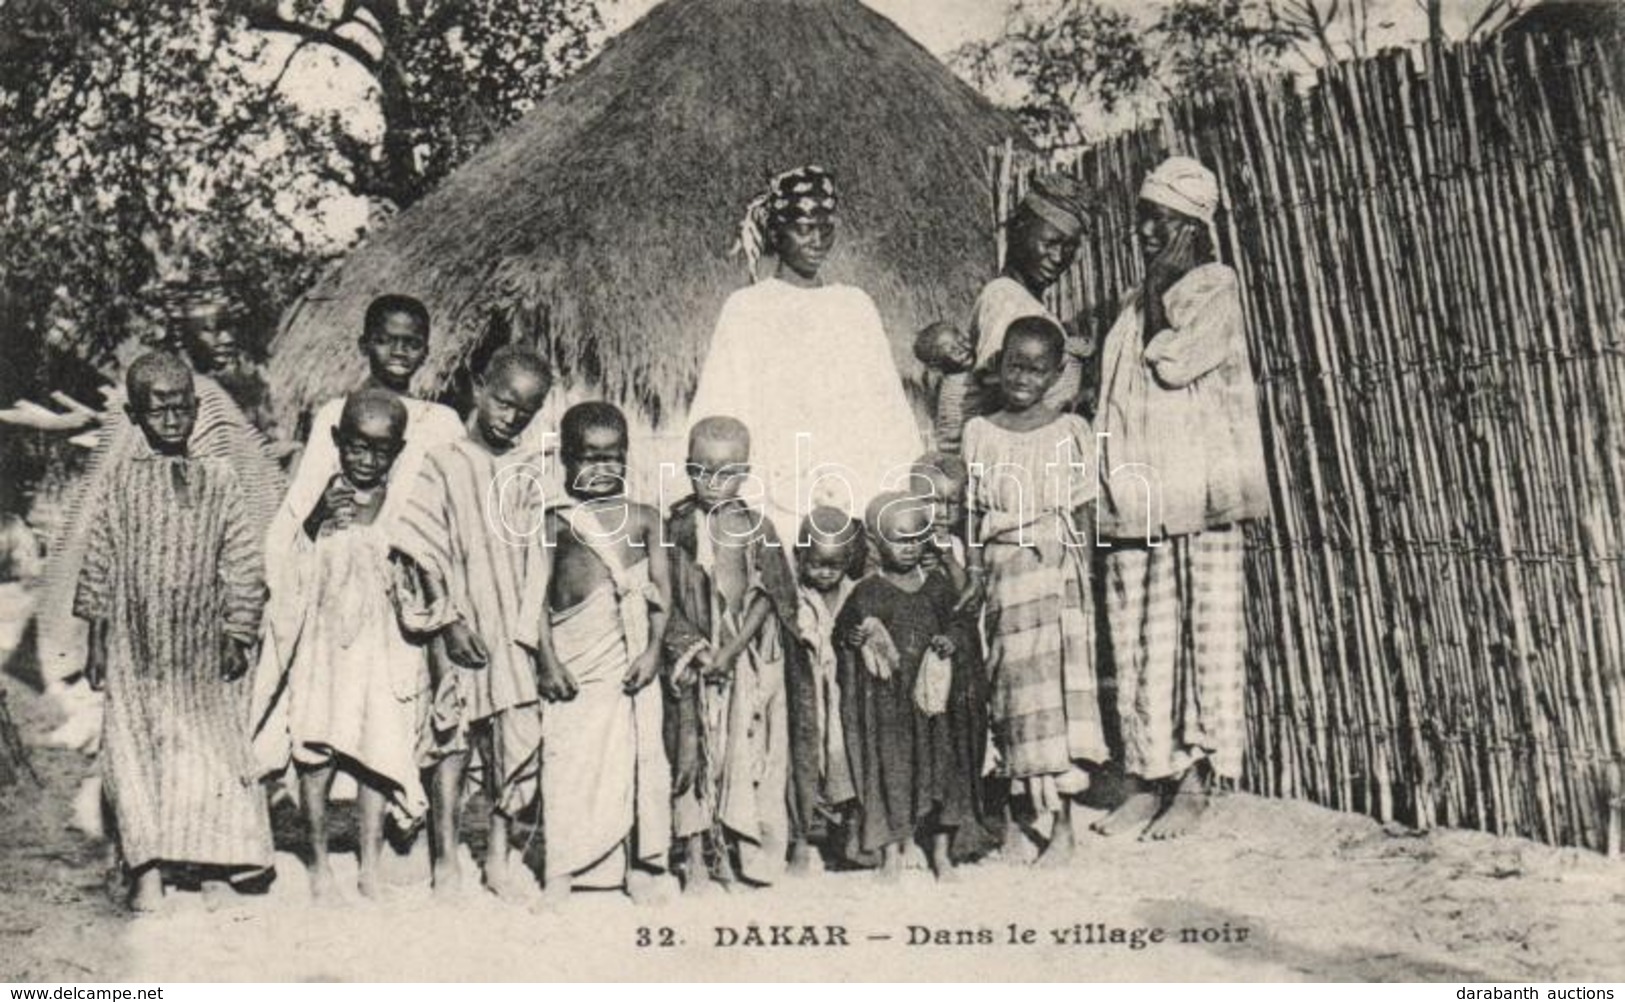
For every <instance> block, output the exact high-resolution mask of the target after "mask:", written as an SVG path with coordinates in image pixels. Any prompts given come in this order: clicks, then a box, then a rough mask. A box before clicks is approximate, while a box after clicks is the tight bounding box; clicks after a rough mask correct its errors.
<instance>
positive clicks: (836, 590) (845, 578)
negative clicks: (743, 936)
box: [785, 507, 863, 874]
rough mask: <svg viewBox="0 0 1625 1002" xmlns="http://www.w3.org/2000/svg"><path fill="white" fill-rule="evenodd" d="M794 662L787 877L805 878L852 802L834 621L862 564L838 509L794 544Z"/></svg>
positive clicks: (859, 545)
mask: <svg viewBox="0 0 1625 1002" xmlns="http://www.w3.org/2000/svg"><path fill="white" fill-rule="evenodd" d="M796 538H797V539H798V540H799V542H798V543H797V546H796V561H795V563H796V573H797V584H798V587H797V597H798V598H799V600H800V601H799V605H798V611H797V616H796V640H797V648H798V649H797V651H796V655H797V656H796V657H795V658H794V659H793V660H792V661H791V662H790V664H789V667H788V669H787V676H786V679H785V688H786V692H787V693H788V695H789V717H790V744H791V768H790V772H791V785H792V790H791V798H790V808H791V818H790V820H791V828H792V831H793V839H794V841H793V842H792V843H791V846H790V870H791V872H792V873H798V874H799V873H807V872H809V871H811V870H814V869H817V868H818V867H817V864H818V863H820V862H821V859H820V857H819V855H818V853H817V852H816V851H815V850H814V845H815V844H817V843H823V844H824V846H825V849H826V851H829V852H830V853H832V854H834V853H837V852H843V851H844V849H843V847H839V846H835V845H832V844H830V839H831V836H832V835H833V834H834V832H833V831H832V828H838V827H840V826H841V819H842V814H843V810H844V808H845V806H846V805H848V804H850V803H851V801H852V798H853V795H854V790H853V787H852V770H851V767H850V766H849V765H848V764H847V761H846V738H845V737H844V735H843V732H842V730H841V687H840V683H839V682H838V681H837V679H836V659H835V617H836V616H838V615H840V612H841V606H842V604H843V603H845V602H846V598H847V596H848V595H850V594H851V593H852V586H853V580H852V575H853V573H854V572H856V571H858V570H860V569H861V567H860V564H861V562H862V559H863V526H862V525H861V524H859V522H858V521H857V519H855V518H853V517H852V516H851V515H848V514H847V513H846V512H844V511H841V510H840V509H838V508H829V507H819V508H814V509H813V510H812V511H811V512H809V513H808V515H807V517H806V518H805V519H803V520H802V523H801V534H800V535H799V536H797V537H796Z"/></svg>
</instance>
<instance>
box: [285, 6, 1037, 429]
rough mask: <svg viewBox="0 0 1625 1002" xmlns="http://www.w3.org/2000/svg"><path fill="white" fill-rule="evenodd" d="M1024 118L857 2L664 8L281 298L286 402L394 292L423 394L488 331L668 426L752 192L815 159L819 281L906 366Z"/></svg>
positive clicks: (973, 277)
mask: <svg viewBox="0 0 1625 1002" xmlns="http://www.w3.org/2000/svg"><path fill="white" fill-rule="evenodd" d="M1011 140H1013V141H1015V142H1016V143H1018V144H1022V145H1024V144H1025V140H1024V139H1023V138H1022V136H1021V133H1020V131H1019V127H1018V126H1017V125H1016V124H1015V123H1014V121H1013V120H1012V119H1011V118H1010V117H1008V116H1007V115H1005V114H1004V113H1002V112H1000V111H999V110H997V109H996V108H994V107H993V106H992V105H991V104H989V103H988V102H987V101H985V100H984V99H983V98H981V97H980V96H979V95H978V94H976V92H975V91H973V90H972V89H971V88H970V87H969V86H967V85H965V84H964V83H962V82H961V81H959V80H958V79H956V78H955V77H954V76H953V75H952V74H951V73H950V72H949V71H948V69H947V68H946V67H945V66H943V65H942V64H941V63H940V62H939V61H937V60H936V59H935V58H934V57H932V56H931V54H930V53H928V52H927V51H926V50H925V49H923V48H922V47H920V46H919V45H918V44H916V43H915V42H914V41H913V40H911V39H910V38H909V37H908V36H907V35H905V34H904V33H903V32H902V30H900V29H899V28H898V27H897V26H896V25H894V24H892V23H891V22H890V21H888V20H886V19H885V18H884V17H882V16H880V15H879V14H876V13H874V12H873V11H871V10H869V9H867V8H866V7H864V6H863V5H862V4H861V3H859V2H858V0H669V2H667V3H664V4H662V5H661V6H659V7H657V8H656V9H655V10H653V11H652V12H651V13H649V14H648V15H647V16H646V17H644V18H643V19H642V20H641V21H639V22H638V23H637V24H635V25H634V26H633V27H631V28H630V29H628V30H627V31H626V32H624V33H623V34H621V35H620V36H618V37H616V38H615V39H613V40H612V41H611V42H610V43H609V45H608V46H607V47H606V48H605V50H604V52H603V53H602V54H601V55H600V56H599V57H598V58H597V59H596V60H594V61H593V62H592V63H591V64H590V65H588V66H587V67H585V68H584V69H583V70H582V71H581V72H580V73H578V74H577V75H576V76H575V77H573V78H572V79H571V80H569V81H568V82H566V83H565V84H563V85H562V86H560V87H559V89H558V90H557V91H555V92H554V93H553V94H552V95H550V96H549V97H548V98H547V99H545V100H544V101H543V102H542V103H541V104H540V105H539V106H538V107H537V108H536V110H535V111H533V112H531V113H530V114H529V115H527V116H526V117H525V118H523V119H522V120H521V121H520V122H518V123H517V124H516V125H515V126H514V127H513V128H511V129H509V130H508V131H507V132H506V133H504V134H503V135H502V136H500V137H498V138H497V139H496V140H495V141H494V142H493V143H492V144H491V145H490V146H489V147H488V148H487V149H485V150H484V151H483V152H481V153H480V154H479V155H477V156H476V157H475V158H474V159H473V160H471V161H470V162H469V163H468V164H467V165H465V166H464V167H462V168H461V169H460V170H458V171H457V172H456V173H454V174H453V175H452V176H450V177H449V178H447V179H446V181H445V182H444V183H443V184H442V185H441V186H440V188H439V189H437V190H436V191H435V192H433V193H432V194H431V195H429V196H428V197H426V198H425V199H424V200H423V201H422V202H420V203H419V204H417V205H415V206H413V207H412V208H411V209H410V210H408V211H406V212H403V213H402V214H401V215H400V216H398V217H397V218H395V219H394V220H392V221H391V222H390V223H389V225H388V226H387V227H385V228H384V229H382V230H380V231H379V232H378V233H377V234H376V235H375V236H373V237H372V238H371V239H369V240H368V241H367V242H366V243H364V244H363V245H362V246H360V247H358V248H357V249H356V250H355V251H353V252H352V253H351V254H350V255H349V257H348V259H347V260H345V261H344V262H343V264H342V265H341V266H340V267H339V268H337V269H336V270H335V271H334V272H332V273H331V274H329V275H328V276H327V277H326V278H325V279H323V280H322V281H321V282H319V283H318V284H317V285H316V287H315V288H313V289H311V290H310V291H309V292H308V293H307V294H306V295H305V296H304V297H303V298H302V299H301V300H300V301H299V302H298V303H296V304H295V305H294V306H293V307H292V309H291V310H290V311H289V313H288V315H287V317H286V319H285V321H284V325H283V330H282V332H281V334H280V336H279V337H278V339H277V342H276V344H275V348H274V357H273V360H272V362H271V369H270V371H271V379H272V384H273V389H274V392H275V393H276V395H277V397H278V405H279V407H280V408H281V409H283V411H284V414H287V413H288V412H290V411H291V412H292V413H298V412H299V411H300V410H303V409H304V408H306V407H309V406H311V405H312V404H313V403H316V402H318V401H320V400H322V399H325V398H327V397H330V396H332V395H334V394H336V393H339V392H342V391H344V390H346V389H348V388H350V387H352V386H354V385H355V384H356V383H357V382H359V381H360V379H361V378H362V377H363V375H364V369H363V365H362V361H361V359H360V357H359V356H358V354H357V352H356V351H355V347H354V339H355V335H356V333H357V332H358V330H359V328H360V323H361V317H362V313H363V311H364V310H365V308H366V305H367V302H368V301H369V300H370V299H371V298H372V297H373V296H375V295H377V294H379V293H381V292H385V291H399V292H406V293H410V294H412V295H416V296H419V297H421V298H423V299H424V301H425V302H427V303H428V305H429V308H430V311H431V313H432V314H433V317H434V324H435V334H434V339H433V346H432V350H431V353H430V357H429V361H428V363H427V365H425V366H424V370H423V372H422V373H421V374H420V376H419V379H420V380H421V385H420V390H424V391H429V392H442V391H445V390H446V389H447V388H448V387H449V386H451V385H452V383H453V382H454V380H455V379H456V376H457V373H458V369H459V367H460V366H461V365H462V364H463V363H465V362H466V361H467V360H468V359H469V358H470V356H471V355H472V354H473V353H475V352H476V351H477V350H483V349H484V348H485V347H488V346H489V345H490V344H491V343H492V342H493V341H503V340H516V341H524V342H527V343H531V344H534V345H536V346H537V347H538V348H540V349H542V350H544V351H545V352H546V353H547V354H548V355H550V357H551V358H552V359H553V360H554V362H555V364H556V366H557V367H558V370H559V371H560V372H561V373H562V374H563V375H564V376H565V377H566V378H567V380H568V381H569V382H570V383H572V384H574V385H576V386H582V385H587V386H593V387H596V388H597V389H598V390H599V391H600V392H602V393H603V394H604V395H605V396H607V397H609V398H611V399H614V400H618V401H620V402H622V403H623V404H625V405H627V406H629V407H632V408H634V409H635V410H636V411H638V412H641V414H640V416H641V417H642V418H643V419H644V420H645V421H647V422H648V423H650V424H651V425H654V426H660V425H663V424H665V425H670V424H671V423H672V422H673V421H674V420H675V419H677V418H680V417H681V416H682V414H683V412H684V411H686V408H687V404H688V401H689V398H690V396H691V394H692V393H693V387H694V383H695V381H696V380H697V379H698V375H699V368H700V365H701V363H702V361H703V359H704V354H705V350H706V347H707V344H708V343H709V339H710V336H711V330H712V325H713V323H714V322H715V319H716V316H717V312H718V310H719V309H720V308H721V305H722V301H723V299H724V298H726V297H727V295H728V294H729V293H730V292H732V291H733V290H734V289H736V288H738V287H739V286H741V285H742V284H743V283H744V282H745V280H746V279H745V273H744V269H743V266H742V265H741V263H740V262H739V261H737V260H733V259H730V258H729V257H728V256H727V250H728V247H729V245H730V243H731V241H732V237H733V235H734V232H735V228H736V225H737V222H738V220H739V219H740V218H741V216H742V215H743V207H744V204H745V202H746V201H747V200H748V199H749V197H750V196H751V195H752V194H754V192H755V191H756V190H757V189H759V188H760V187H761V186H762V185H763V183H764V182H765V180H766V178H767V176H768V175H769V174H770V173H772V172H773V171H775V170H778V169H782V168H785V167H789V166H793V165H795V164H797V163H802V162H815V163H821V164H823V165H825V166H827V167H829V168H831V169H833V170H834V171H836V173H837V177H838V180H839V182H840V185H841V189H842V193H843V198H844V202H843V208H842V215H843V230H842V236H841V243H840V246H839V247H838V249H837V252H836V253H835V255H833V256H832V258H831V260H830V262H829V264H828V266H827V274H828V276H829V277H830V278H831V279H832V280H836V281H849V282H853V283H855V284H858V285H861V286H862V287H863V288H864V289H866V290H867V291H868V292H869V293H870V294H871V295H872V296H874V298H875V300H876V302H877V303H878V304H879V305H880V308H881V311H882V313H883V314H884V316H885V319H886V322H887V326H888V329H889V330H890V332H891V335H892V339H893V347H894V351H895V354H896V356H897V359H898V362H899V365H900V367H901V369H902V371H903V372H905V373H912V372H914V370H915V367H914V362H913V359H912V357H911V354H910V351H909V344H908V341H909V338H910V335H911V333H912V331H913V330H914V329H915V327H916V326H917V325H919V324H921V323H924V322H927V321H930V320H933V319H936V318H938V317H940V316H958V315H959V314H962V313H963V312H965V311H966V310H967V309H968V307H969V304H970V301H971V298H972V297H973V295H974V293H975V289H976V286H977V284H978V283H979V282H980V281H982V280H985V278H986V277H987V276H988V275H989V274H990V273H991V272H992V270H993V268H994V262H993V260H992V259H991V253H990V248H991V247H992V246H993V241H992V239H991V237H990V232H989V231H990V227H991V223H990V218H991V217H990V209H989V205H990V199H989V194H988V185H987V180H986V176H985V173H984V167H983V151H984V150H985V149H986V148H987V147H988V146H989V145H990V144H997V143H1003V142H1006V141H1011Z"/></svg>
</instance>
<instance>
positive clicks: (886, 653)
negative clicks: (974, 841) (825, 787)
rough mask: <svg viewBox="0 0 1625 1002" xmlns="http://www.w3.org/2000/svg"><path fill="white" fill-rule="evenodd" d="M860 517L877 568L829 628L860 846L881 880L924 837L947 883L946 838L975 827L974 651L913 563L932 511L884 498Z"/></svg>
mask: <svg viewBox="0 0 1625 1002" xmlns="http://www.w3.org/2000/svg"><path fill="white" fill-rule="evenodd" d="M865 521H866V523H867V525H868V531H869V544H870V546H871V547H873V549H874V551H875V553H876V556H877V561H876V563H877V568H876V570H875V571H874V572H872V573H871V574H870V575H869V576H868V577H866V578H864V580H863V581H861V582H859V583H858V585H857V587H855V588H854V589H853V590H852V594H851V596H850V597H849V598H848V599H847V601H846V604H845V605H844V606H843V608H842V609H841V614H840V617H839V618H838V619H837V621H836V625H835V635H836V637H837V638H839V639H840V644H839V646H838V650H837V657H838V659H839V667H840V686H841V718H842V726H843V728H844V730H845V733H846V744H847V754H848V757H849V759H850V761H851V768H852V774H853V778H854V783H855V785H856V788H857V799H858V804H859V807H860V811H859V815H860V819H859V822H858V823H859V840H858V841H859V845H860V848H861V849H862V850H863V851H864V852H866V853H879V854H880V857H881V863H880V871H879V874H878V876H879V878H880V879H881V880H883V881H893V880H896V879H897V878H898V877H899V876H900V874H901V872H902V868H903V858H904V853H905V851H906V849H907V845H908V843H909V842H910V841H912V840H914V839H915V838H916V837H919V836H923V837H925V839H926V841H927V842H928V848H929V855H930V862H931V869H932V871H933V872H934V873H935V874H936V877H937V879H938V880H951V879H953V876H954V871H953V858H952V852H951V850H952V842H953V840H955V839H956V838H957V837H959V836H960V834H961V829H965V832H964V834H974V833H975V831H976V829H977V828H978V827H979V824H978V820H977V811H976V797H977V787H978V783H979V778H980V773H981V767H982V756H981V754H980V751H979V749H980V747H981V742H982V741H983V740H984V738H985V734H984V732H983V730H982V728H981V726H980V725H979V719H980V718H979V717H978V716H977V715H976V714H975V712H974V707H975V705H976V703H977V702H979V693H980V691H981V687H980V686H979V685H977V684H976V680H977V677H978V675H979V673H980V665H979V664H978V663H977V661H978V652H977V648H976V644H975V642H974V640H973V638H971V637H969V636H967V635H966V631H965V630H964V629H963V627H962V625H961V621H960V620H959V619H958V618H957V617H956V615H955V611H954V609H955V606H956V604H957V603H958V600H959V596H958V594H956V593H955V591H954V589H953V586H952V585H951V584H950V583H949V582H948V579H947V577H946V576H945V575H941V574H931V573H927V572H926V570H925V569H924V568H923V567H921V566H920V557H921V554H922V552H923V551H924V548H925V547H926V545H928V541H929V538H930V531H931V529H930V508H929V505H928V504H922V503H921V501H920V500H919V499H918V498H915V497H912V496H910V495H909V494H906V493H903V492H892V493H887V494H882V495H880V496H879V497H877V498H875V499H874V500H873V501H872V502H870V505H869V509H868V511H867V518H866V520H865Z"/></svg>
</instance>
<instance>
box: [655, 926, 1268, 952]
mask: <svg viewBox="0 0 1625 1002" xmlns="http://www.w3.org/2000/svg"><path fill="white" fill-rule="evenodd" d="M1251 932H1252V930H1250V929H1248V928H1247V927H1246V926H1235V925H1231V924H1230V923H1228V922H1226V923H1223V924H1221V925H1217V926H1184V927H1180V928H1172V929H1169V928H1164V927H1162V926H1115V925H1108V924H1106V923H1104V922H1075V923H1073V924H1071V925H1063V926H1051V927H1037V926H1024V925H1020V924H1018V923H1015V922H1011V923H1008V924H1006V925H1003V926H972V927H963V926H962V927H957V928H943V927H938V926H924V925H905V926H902V927H899V928H896V929H892V930H884V931H876V932H864V931H858V930H853V929H850V928H848V927H847V926H844V925H771V924H765V923H757V922H752V923H749V924H747V925H716V926H711V927H710V928H709V929H708V930H707V931H706V933H705V934H704V935H702V936H700V937H697V938H696V937H692V936H690V935H688V934H687V933H685V932H682V931H679V930H677V929H674V928H672V927H670V926H639V927H638V928H637V929H636V930H635V931H634V941H633V944H634V945H635V946H638V947H677V946H708V947H767V948H773V947H809V946H813V947H817V946H822V947H837V948H839V947H850V946H856V945H858V944H861V943H891V944H894V945H899V946H923V947H929V946H1014V947H1041V946H1051V947H1055V946H1060V947H1067V946H1106V947H1123V948H1126V949H1130V950H1144V949H1146V948H1147V947H1151V946H1159V945H1163V944H1180V945H1186V946H1221V945H1225V944H1231V945H1236V944H1241V943H1246V942H1247V940H1248V936H1249V935H1250V934H1251Z"/></svg>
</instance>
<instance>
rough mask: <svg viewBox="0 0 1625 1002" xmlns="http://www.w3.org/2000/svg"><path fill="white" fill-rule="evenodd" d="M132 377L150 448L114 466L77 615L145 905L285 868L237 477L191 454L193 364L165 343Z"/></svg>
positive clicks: (122, 840)
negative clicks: (279, 859) (183, 881)
mask: <svg viewBox="0 0 1625 1002" xmlns="http://www.w3.org/2000/svg"><path fill="white" fill-rule="evenodd" d="M126 386H127V392H128V402H127V403H126V405H125V406H126V409H127V411H128V413H129V415H130V418H131V419H132V420H133V421H134V422H135V423H136V424H137V426H139V427H140V429H141V433H142V436H143V437H144V438H145V440H146V446H147V448H146V451H145V452H144V453H143V454H140V455H137V456H133V457H131V458H130V460H129V461H128V462H124V463H121V464H119V465H117V466H115V467H114V468H113V469H112V470H110V471H109V474H108V475H109V490H108V491H107V493H106V494H104V495H102V497H104V498H105V499H106V500H105V502H104V503H103V506H102V509H101V511H100V512H99V514H98V515H97V517H95V519H94V520H93V522H92V529H91V535H90V539H89V540H88V545H87V549H86V553H85V560H84V564H83V566H82V567H81V569H80V572H79V582H78V588H77V592H76V594H75V596H74V604H73V610H74V615H76V616H78V617H79V618H81V619H84V620H86V621H87V622H88V623H89V625H90V646H89V653H88V656H87V658H86V664H85V674H86V676H87V678H88V679H89V681H90V683H91V685H92V687H93V688H96V689H105V691H106V693H107V700H106V713H105V717H104V723H103V735H102V757H101V761H102V774H103V782H104V784H105V788H106V791H107V798H108V800H109V801H110V803H111V804H112V808H113V812H114V814H115V816H116V819H117V829H118V839H119V847H120V850H121V852H122V854H123V858H124V862H125V865H126V866H127V867H128V868H129V871H130V873H131V875H132V876H133V878H134V890H133V893H132V895H131V901H130V903H131V906H132V907H133V908H135V909H136V910H138V911H150V910H153V909H155V908H157V907H158V906H159V905H160V904H161V902H162V899H163V893H164V881H165V877H166V876H168V877H169V878H170V879H171V881H173V879H174V877H175V876H176V871H177V868H179V867H193V868H197V869H198V870H200V871H201V872H202V874H203V875H204V881H205V886H206V887H207V886H220V885H224V884H226V883H227V882H228V881H230V880H231V879H232V878H234V877H242V876H244V875H246V874H249V873H251V872H254V871H258V870H263V869H264V868H266V867H268V866H270V864H271V826H270V820H269V817H268V815H267V811H266V804H265V794H264V791H263V790H262V789H261V788H260V786H259V784H258V783H257V782H256V781H255V775H254V772H255V770H254V768H253V761H252V755H251V753H250V749H249V734H248V703H247V700H248V686H247V685H246V683H244V682H243V681H242V679H243V674H244V672H245V671H246V670H247V668H248V664H249V654H250V652H251V651H252V649H253V646H254V642H255V637H256V634H257V633H258V631H259V623H260V614H261V611H262V607H263V605H264V601H265V586H264V579H263V574H262V569H261V563H260V540H259V533H258V531H257V530H256V529H255V527H254V525H253V524H252V523H251V521H250V520H249V518H248V515H247V506H246V504H245V499H244V495H243V492H242V488H241V487H240V485H239V483H238V480H237V478H236V475H235V474H234V473H233V472H232V470H231V468H230V466H228V465H227V464H226V462H225V461H224V460H219V459H197V458H193V457H192V456H191V455H189V453H188V449H187V445H188V442H189V440H190V439H191V437H192V429H193V426H194V424H195V422H196V420H197V398H196V396H195V394H194V390H193V384H192V373H191V370H190V369H188V368H187V367H186V365H185V364H184V363H183V362H181V361H180V359H178V358H176V357H175V356H173V355H168V354H163V353H158V352H154V353H151V354H148V355H144V356H142V357H141V358H140V359H138V360H137V361H136V362H135V364H134V365H132V366H131V367H130V370H129V373H128V375H127V377H126ZM166 871H167V872H166Z"/></svg>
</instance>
